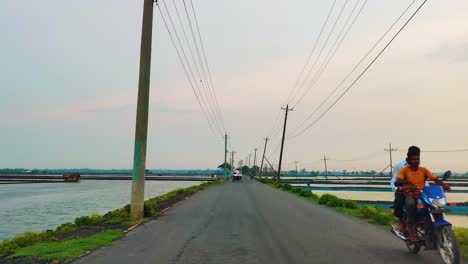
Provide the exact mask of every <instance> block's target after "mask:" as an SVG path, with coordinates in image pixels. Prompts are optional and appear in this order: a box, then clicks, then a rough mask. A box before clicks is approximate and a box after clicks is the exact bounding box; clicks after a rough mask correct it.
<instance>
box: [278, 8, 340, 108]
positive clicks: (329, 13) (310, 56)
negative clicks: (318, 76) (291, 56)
mask: <svg viewBox="0 0 468 264" xmlns="http://www.w3.org/2000/svg"><path fill="white" fill-rule="evenodd" d="M335 4H336V0H335V1H333V4H332V6H331V8H330V11H329V12H328V15H327V18H326V19H325V22H323V25H322V29H320V33H319V35H318V37H317V39H316V40H315V44H314V47H313V48H312V50H311V52H310V54H309V57H308V58H307V61H306V63H305V64H304V66H303V67H302V70H301V73H300V74H299V76H298V77H297V79H296V82H295V83H294V86H293V89H292V90H291V92H290V93H289V95H288V97H287V98H286V100H285V101H284V102H283V104H282V105H285V104H286V103H287V102H288V101H289V99H290V97H291V95H293V94H294V91H295V90H296V88H297V85H298V84H299V80H300V79H301V78H302V75H303V74H304V72H305V69H306V68H307V65H309V63H310V59H311V58H312V55H313V54H314V52H315V49H316V48H317V44H318V42H319V40H320V38H321V37H322V34H323V31H324V29H325V27H326V25H327V23H328V20H329V19H330V15H331V13H332V11H333V8H335ZM280 112H281V111H280Z"/></svg>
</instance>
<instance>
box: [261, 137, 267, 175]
mask: <svg viewBox="0 0 468 264" xmlns="http://www.w3.org/2000/svg"><path fill="white" fill-rule="evenodd" d="M267 143H268V137H266V138H265V147H264V148H263V156H262V162H261V165H260V177H262V173H263V160H264V159H265V152H266V147H267Z"/></svg>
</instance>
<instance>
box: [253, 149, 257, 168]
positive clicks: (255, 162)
mask: <svg viewBox="0 0 468 264" xmlns="http://www.w3.org/2000/svg"><path fill="white" fill-rule="evenodd" d="M253 166H254V167H255V166H257V148H255V154H254V165H253Z"/></svg>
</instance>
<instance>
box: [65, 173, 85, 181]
mask: <svg viewBox="0 0 468 264" xmlns="http://www.w3.org/2000/svg"><path fill="white" fill-rule="evenodd" d="M63 180H64V181H65V182H80V181H81V176H80V174H79V173H71V174H64V175H63Z"/></svg>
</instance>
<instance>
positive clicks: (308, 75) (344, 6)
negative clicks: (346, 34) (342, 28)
mask: <svg viewBox="0 0 468 264" xmlns="http://www.w3.org/2000/svg"><path fill="white" fill-rule="evenodd" d="M348 2H349V0H346V2H345V3H344V5H343V6H342V7H341V11H340V13H339V14H338V16H337V17H336V20H335V22H334V24H333V27H332V28H331V30H330V32H329V33H328V36H327V38H326V39H325V42H324V43H323V46H322V48H321V49H320V52H319V54H318V55H317V57H316V58H315V60H314V63H313V64H312V67H311V68H310V69H309V72H308V74H307V76H306V77H305V78H304V79H303V80H302V82H301V85H300V86H299V89H297V90H296V94H297V92H299V91H300V90H301V89H302V88H303V87H304V84H305V83H306V81H307V80H308V79H309V77H310V75H311V74H312V72H313V70H314V68H315V65H316V64H317V62H318V60H319V59H320V57H321V56H322V53H323V51H324V50H325V48H326V47H327V44H328V41H329V40H330V37H331V35H332V34H333V32H334V31H335V28H336V25H337V24H338V21H339V20H340V18H341V15H342V14H343V11H344V10H345V8H346V5H347V4H348ZM294 97H295V95H294V96H292V97H291V100H290V101H292V100H293V99H294ZM290 101H288V103H289V102H290Z"/></svg>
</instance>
